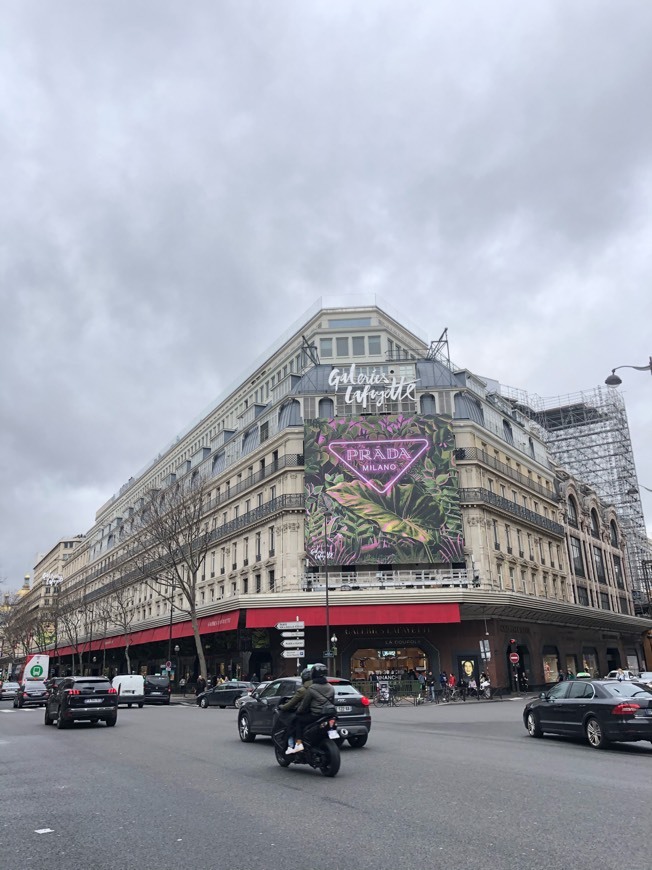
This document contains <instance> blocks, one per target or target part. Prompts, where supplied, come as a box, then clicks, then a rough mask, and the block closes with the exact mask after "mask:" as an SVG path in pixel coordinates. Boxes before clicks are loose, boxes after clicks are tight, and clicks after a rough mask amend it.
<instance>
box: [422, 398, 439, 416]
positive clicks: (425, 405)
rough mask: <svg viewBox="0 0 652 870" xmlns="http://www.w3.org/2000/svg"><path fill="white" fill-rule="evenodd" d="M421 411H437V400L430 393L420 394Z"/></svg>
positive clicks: (431, 412) (433, 412)
mask: <svg viewBox="0 0 652 870" xmlns="http://www.w3.org/2000/svg"><path fill="white" fill-rule="evenodd" d="M421 413H422V414H424V415H430V414H436V413H437V402H436V401H435V397H434V396H433V395H432V394H431V393H424V394H423V396H421Z"/></svg>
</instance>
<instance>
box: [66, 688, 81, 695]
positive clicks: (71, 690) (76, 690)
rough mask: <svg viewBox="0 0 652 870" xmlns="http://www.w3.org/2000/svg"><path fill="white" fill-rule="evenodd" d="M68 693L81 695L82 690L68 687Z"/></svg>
mask: <svg viewBox="0 0 652 870" xmlns="http://www.w3.org/2000/svg"><path fill="white" fill-rule="evenodd" d="M68 694H69V695H81V692H80V691H79V689H68Z"/></svg>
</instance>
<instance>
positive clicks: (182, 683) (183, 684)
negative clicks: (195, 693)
mask: <svg viewBox="0 0 652 870" xmlns="http://www.w3.org/2000/svg"><path fill="white" fill-rule="evenodd" d="M179 688H180V689H181V694H182V695H183V697H184V698H185V697H186V678H185V677H181V679H180V680H179Z"/></svg>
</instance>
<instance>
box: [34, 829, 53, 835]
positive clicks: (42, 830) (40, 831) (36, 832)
mask: <svg viewBox="0 0 652 870" xmlns="http://www.w3.org/2000/svg"><path fill="white" fill-rule="evenodd" d="M34 833H35V834H54V829H53V828H37V829H36V830H35V831H34Z"/></svg>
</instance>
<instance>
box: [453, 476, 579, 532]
mask: <svg viewBox="0 0 652 870" xmlns="http://www.w3.org/2000/svg"><path fill="white" fill-rule="evenodd" d="M460 500H461V502H462V504H463V505H469V504H474V503H477V502H480V503H481V504H488V505H491V506H492V507H495V508H497V509H498V510H500V511H503V512H504V513H507V514H510V515H511V516H514V517H518V518H519V519H521V520H523V522H525V523H529V525H531V526H536V527H537V528H539V529H542V530H544V531H546V532H548V533H549V534H551V535H554V536H555V537H557V538H563V537H564V527H563V526H562V525H560V524H559V523H556V522H554V520H551V519H550V518H549V517H542V516H541V515H540V514H536V513H535V512H534V511H531V510H528V508H524V507H522V506H521V505H519V504H516V502H513V501H510V500H509V499H507V498H503V497H502V496H500V495H496V493H495V492H490V490H488V489H483V488H482V487H475V488H472V489H461V490H460Z"/></svg>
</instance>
